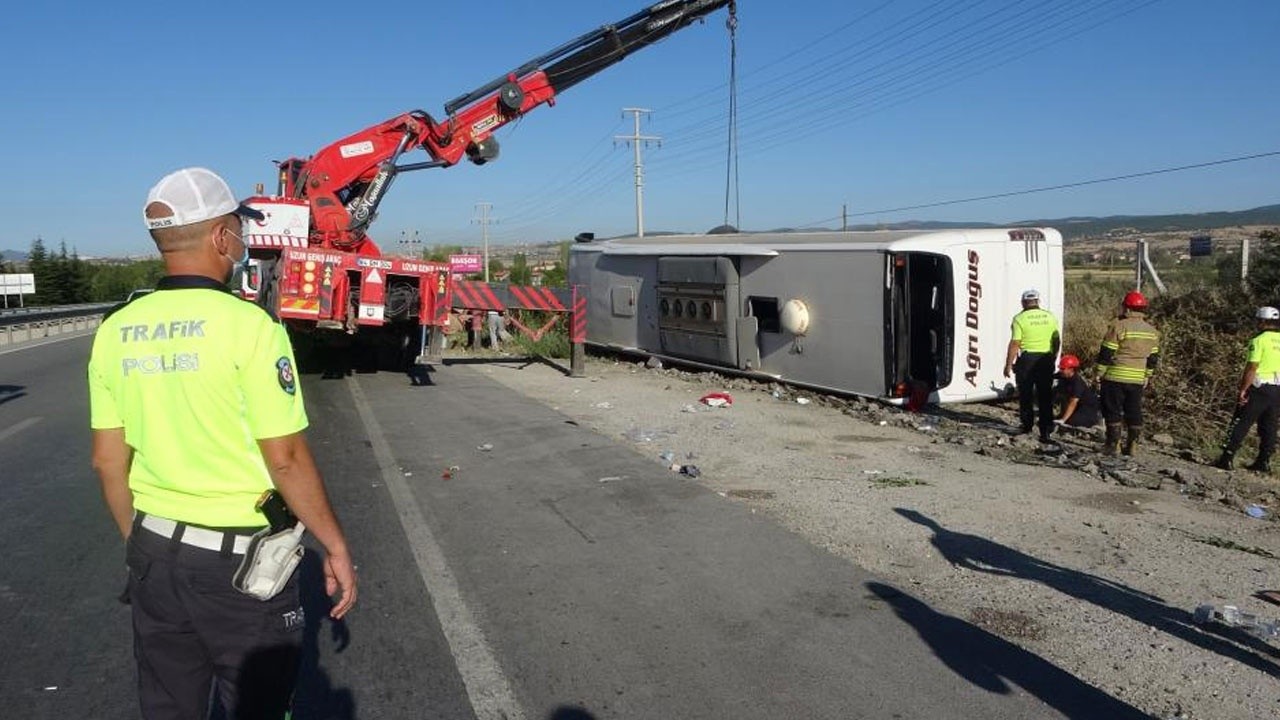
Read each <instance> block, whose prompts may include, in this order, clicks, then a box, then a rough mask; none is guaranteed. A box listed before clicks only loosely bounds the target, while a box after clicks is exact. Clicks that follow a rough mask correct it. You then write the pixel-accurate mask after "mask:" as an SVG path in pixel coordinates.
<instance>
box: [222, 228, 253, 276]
mask: <svg viewBox="0 0 1280 720" xmlns="http://www.w3.org/2000/svg"><path fill="white" fill-rule="evenodd" d="M227 232H229V233H231V234H232V235H235V238H236V239H237V240H239V241H240V247H243V248H244V252H243V253H241V255H240V259H239V260H232V261H231V274H230V275H229V276H228V278H230V277H234V276H235V274H236V272H237V271H239V272H242V273H243V272H245V271H246V270H248V269H249V246H248V245H246V244H245V242H244V240H243V239H242V238H241V237H240V236H239V235H236V234H235V233H234V232H232V231H231V230H230V229H228V230H227Z"/></svg>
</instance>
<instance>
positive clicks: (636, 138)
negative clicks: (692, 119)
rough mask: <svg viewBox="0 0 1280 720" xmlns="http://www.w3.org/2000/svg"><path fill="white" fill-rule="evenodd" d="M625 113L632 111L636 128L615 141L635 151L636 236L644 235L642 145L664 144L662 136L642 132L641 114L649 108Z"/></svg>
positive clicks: (617, 136)
mask: <svg viewBox="0 0 1280 720" xmlns="http://www.w3.org/2000/svg"><path fill="white" fill-rule="evenodd" d="M622 112H623V113H631V114H632V115H633V116H634V117H635V122H636V129H635V133H634V134H633V135H614V136H613V139H614V143H615V145H616V143H617V141H619V140H621V141H623V142H626V143H627V144H629V145H631V148H632V149H633V150H634V151H635V158H636V160H635V167H636V237H644V160H642V159H641V157H640V145H641V144H642V143H643V144H646V145H647V144H648V143H651V142H653V143H657V144H658V145H659V146H661V145H662V138H660V137H658V136H656V135H641V134H640V115H641V114H642V113H643V114H645V115H648V114H649V112H650V111H649V110H646V109H645V108H622Z"/></svg>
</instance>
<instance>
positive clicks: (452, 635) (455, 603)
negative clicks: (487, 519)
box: [347, 377, 524, 720]
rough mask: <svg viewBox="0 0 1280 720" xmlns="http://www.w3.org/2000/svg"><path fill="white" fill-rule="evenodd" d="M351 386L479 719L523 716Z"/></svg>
mask: <svg viewBox="0 0 1280 720" xmlns="http://www.w3.org/2000/svg"><path fill="white" fill-rule="evenodd" d="M347 386H348V387H350V388H351V397H352V399H353V400H355V405H356V411H357V412H359V413H360V421H361V422H363V423H364V429H365V432H366V433H368V435H369V443H370V445H371V446H372V447H373V456H374V458H375V459H377V461H378V469H379V470H380V471H381V472H382V482H383V484H384V485H386V486H387V490H388V491H389V492H390V493H391V500H392V501H393V502H394V503H395V506H396V512H397V514H398V515H399V516H400V526H401V527H402V528H404V534H405V537H406V538H407V539H408V540H409V547H410V549H412V551H413V559H414V561H415V562H416V563H417V565H418V574H419V575H421V576H422V582H423V583H424V584H425V585H426V586H427V589H428V590H430V591H431V601H432V604H433V605H434V606H435V611H436V617H438V618H439V619H440V629H441V630H442V631H443V632H444V637H445V640H447V641H448V642H449V648H450V650H452V651H453V658H454V661H455V662H457V664H458V673H459V674H460V675H462V683H463V684H464V685H465V686H466V688H467V697H468V698H469V699H470V701H471V709H472V710H473V711H474V712H475V714H476V718H478V720H523V718H524V712H523V711H522V710H521V709H520V705H519V704H518V703H517V702H516V698H515V693H513V692H512V690H511V683H510V681H509V680H507V676H506V675H503V674H502V668H501V667H500V666H499V665H498V661H497V658H495V657H494V654H493V651H492V650H491V649H489V645H488V644H487V643H486V642H485V640H484V634H483V633H481V632H480V628H479V626H477V625H476V622H475V619H474V618H472V616H471V611H470V610H469V609H468V608H467V605H466V603H464V602H463V600H462V594H461V593H460V592H459V591H458V583H457V582H456V581H455V580H454V575H453V571H451V570H450V569H449V565H448V563H447V562H445V559H444V552H443V551H441V549H440V545H439V543H437V542H436V539H435V536H434V535H432V533H431V526H430V525H428V524H427V520H426V518H425V517H424V516H423V514H422V509H421V508H419V507H418V503H417V501H416V500H415V499H414V497H413V493H412V491H410V490H409V484H408V483H407V482H405V479H404V475H402V474H401V473H400V471H399V470H397V469H396V462H395V458H394V457H393V456H392V455H391V446H390V445H388V444H387V440H386V438H385V437H383V435H382V427H381V426H380V425H379V424H378V420H377V418H375V417H374V416H373V411H372V410H371V409H370V408H369V402H368V401H367V400H366V399H365V395H364V391H363V390H361V389H360V383H359V382H358V381H357V380H356V378H354V377H353V378H350V379H349V380H348V381H347Z"/></svg>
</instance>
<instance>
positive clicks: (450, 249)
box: [423, 245, 462, 263]
mask: <svg viewBox="0 0 1280 720" xmlns="http://www.w3.org/2000/svg"><path fill="white" fill-rule="evenodd" d="M461 253H462V246H461V245H432V246H431V249H430V250H427V251H425V253H424V258H423V259H424V260H429V261H431V262H445V263H447V262H449V256H450V255H459V254H461Z"/></svg>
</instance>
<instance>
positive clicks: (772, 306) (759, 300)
mask: <svg viewBox="0 0 1280 720" xmlns="http://www.w3.org/2000/svg"><path fill="white" fill-rule="evenodd" d="M747 314H748V315H750V316H752V317H754V318H755V319H756V322H757V323H759V331H760V332H767V333H777V332H782V325H781V323H780V321H779V317H778V298H776V297H758V296H755V295H752V296H751V297H749V298H747Z"/></svg>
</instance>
